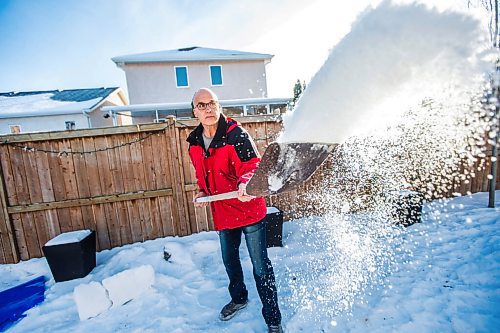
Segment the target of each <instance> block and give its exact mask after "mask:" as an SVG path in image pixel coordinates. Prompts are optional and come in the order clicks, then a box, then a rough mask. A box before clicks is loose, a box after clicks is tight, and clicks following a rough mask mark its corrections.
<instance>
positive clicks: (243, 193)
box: [238, 183, 255, 202]
mask: <svg viewBox="0 0 500 333" xmlns="http://www.w3.org/2000/svg"><path fill="white" fill-rule="evenodd" d="M252 199H255V197H254V196H253V195H249V194H248V193H247V184H244V183H241V184H240V185H239V186H238V200H239V201H242V202H247V201H250V200H252Z"/></svg>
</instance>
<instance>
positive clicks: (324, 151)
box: [196, 142, 337, 202]
mask: <svg viewBox="0 0 500 333" xmlns="http://www.w3.org/2000/svg"><path fill="white" fill-rule="evenodd" d="M336 146H337V144H327V143H278V142H273V143H271V144H270V145H269V146H267V148H266V150H265V151H264V155H263V156H262V160H261V161H260V164H259V167H258V168H257V170H255V173H254V175H253V176H252V178H251V179H250V181H249V182H248V184H247V193H248V194H250V195H253V196H256V197H262V196H267V195H271V194H280V193H285V192H289V191H292V190H294V189H296V188H297V187H298V186H299V185H302V184H303V183H304V182H305V181H307V180H308V179H309V178H310V177H311V176H312V175H313V174H314V172H316V170H317V169H318V168H319V167H320V166H321V164H323V162H324V161H325V160H326V159H327V157H328V155H329V154H330V153H331V152H332V150H333V149H334V148H335V147H336ZM237 197H238V191H233V192H228V193H222V194H216V195H211V196H206V197H201V198H197V199H196V202H212V201H217V200H225V199H233V198H237Z"/></svg>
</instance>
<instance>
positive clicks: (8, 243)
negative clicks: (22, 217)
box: [0, 163, 19, 264]
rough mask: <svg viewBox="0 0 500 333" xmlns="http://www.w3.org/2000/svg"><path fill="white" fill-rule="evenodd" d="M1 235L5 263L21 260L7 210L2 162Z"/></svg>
mask: <svg viewBox="0 0 500 333" xmlns="http://www.w3.org/2000/svg"><path fill="white" fill-rule="evenodd" d="M0 236H1V241H2V243H3V257H4V258H5V264H13V263H17V262H19V253H18V250H17V244H16V240H15V238H14V233H13V232H12V224H11V221H10V218H9V213H8V212H7V196H6V192H5V182H4V177H3V169H2V164H1V163H0Z"/></svg>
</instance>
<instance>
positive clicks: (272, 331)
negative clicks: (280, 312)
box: [267, 325, 283, 333]
mask: <svg viewBox="0 0 500 333" xmlns="http://www.w3.org/2000/svg"><path fill="white" fill-rule="evenodd" d="M267 332H268V333H283V327H281V325H269V326H267Z"/></svg>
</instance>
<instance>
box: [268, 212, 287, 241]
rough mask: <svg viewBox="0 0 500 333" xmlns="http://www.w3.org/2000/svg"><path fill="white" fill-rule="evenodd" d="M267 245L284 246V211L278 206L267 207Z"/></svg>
mask: <svg viewBox="0 0 500 333" xmlns="http://www.w3.org/2000/svg"><path fill="white" fill-rule="evenodd" d="M266 242H267V247H273V246H283V212H282V211H280V210H279V209H278V208H276V207H267V215H266Z"/></svg>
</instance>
